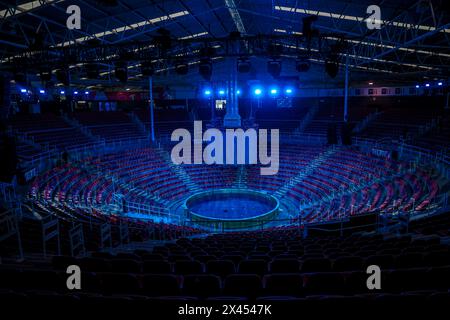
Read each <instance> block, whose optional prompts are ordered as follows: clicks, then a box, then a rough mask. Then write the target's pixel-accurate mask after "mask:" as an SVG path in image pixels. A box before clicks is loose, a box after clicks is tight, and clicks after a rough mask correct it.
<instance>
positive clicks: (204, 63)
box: [198, 58, 212, 81]
mask: <svg viewBox="0 0 450 320" xmlns="http://www.w3.org/2000/svg"><path fill="white" fill-rule="evenodd" d="M198 72H199V73H200V75H201V76H202V77H203V79H205V80H206V81H210V80H211V76H212V62H211V59H209V58H205V59H201V60H200V64H199V65H198Z"/></svg>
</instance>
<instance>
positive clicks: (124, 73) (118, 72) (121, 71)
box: [114, 62, 128, 83]
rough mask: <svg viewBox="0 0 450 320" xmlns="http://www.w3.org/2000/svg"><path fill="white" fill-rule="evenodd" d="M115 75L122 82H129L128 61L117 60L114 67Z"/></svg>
mask: <svg viewBox="0 0 450 320" xmlns="http://www.w3.org/2000/svg"><path fill="white" fill-rule="evenodd" d="M114 75H115V76H116V78H117V80H119V81H120V82H123V83H125V82H127V80H128V65H127V63H126V62H117V63H116V66H115V68H114Z"/></svg>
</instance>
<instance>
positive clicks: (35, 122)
mask: <svg viewBox="0 0 450 320" xmlns="http://www.w3.org/2000/svg"><path fill="white" fill-rule="evenodd" d="M10 124H11V126H12V127H13V129H15V130H17V131H19V132H21V133H23V134H26V136H27V137H28V138H30V139H32V141H34V142H35V143H36V144H37V145H38V146H39V145H40V146H41V147H46V148H47V149H48V148H54V147H56V148H58V149H61V150H63V149H74V148H78V147H82V146H85V145H89V144H92V143H94V142H95V141H93V139H91V138H90V137H88V136H86V135H85V134H83V133H82V132H81V131H80V130H79V129H78V128H74V127H72V126H71V125H70V124H68V123H67V122H66V121H64V119H63V118H61V117H58V116H56V115H53V114H42V115H41V114H36V115H26V116H24V115H21V116H17V117H15V118H13V119H12V120H11V122H10ZM74 138H76V139H74ZM36 149H37V148H36V147H35V146H32V145H30V144H24V143H22V144H20V145H19V148H18V153H19V155H21V156H23V157H24V158H28V157H30V154H31V155H34V152H35V150H36Z"/></svg>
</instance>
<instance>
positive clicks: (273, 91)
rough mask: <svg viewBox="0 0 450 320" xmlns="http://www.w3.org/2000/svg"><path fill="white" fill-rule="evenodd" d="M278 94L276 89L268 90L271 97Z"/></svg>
mask: <svg viewBox="0 0 450 320" xmlns="http://www.w3.org/2000/svg"><path fill="white" fill-rule="evenodd" d="M277 93H278V90H277V89H270V94H271V95H276V94H277Z"/></svg>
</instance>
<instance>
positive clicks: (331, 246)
mask: <svg viewBox="0 0 450 320" xmlns="http://www.w3.org/2000/svg"><path fill="white" fill-rule="evenodd" d="M73 264H74V265H79V266H80V267H81V269H82V270H83V287H82V290H81V291H75V292H68V291H67V289H66V286H65V282H66V281H65V280H66V277H67V275H66V273H65V268H67V266H68V265H73ZM374 264H375V265H378V266H380V268H381V269H382V286H381V289H380V290H375V291H370V290H368V288H367V285H366V280H367V273H366V268H367V266H369V265H374ZM1 272H2V276H3V279H4V280H3V281H2V282H1V283H0V286H1V288H2V289H3V290H2V291H1V297H7V298H8V299H11V298H15V299H17V300H23V299H27V298H35V299H36V298H38V299H40V300H39V301H41V300H45V301H46V300H48V299H53V300H54V299H58V300H59V301H65V302H69V301H70V302H95V303H99V302H112V301H115V302H124V301H128V302H130V301H141V302H142V301H147V302H148V301H155V300H156V301H158V300H168V299H169V300H177V299H178V300H187V301H189V300H190V301H193V300H194V301H195V300H203V299H207V300H211V301H214V300H219V301H220V300H228V301H232V300H233V301H235V303H239V301H246V300H250V301H255V300H257V301H260V302H261V303H263V302H264V301H276V300H285V301H286V300H287V301H295V303H296V305H297V306H302V305H308V304H311V303H314V301H315V303H316V304H317V302H339V303H344V302H351V303H361V302H367V301H371V302H409V303H412V302H423V301H424V300H430V299H431V300H433V301H437V300H439V301H448V299H449V291H448V290H449V289H450V278H449V277H448V274H449V272H450V251H449V246H448V245H445V244H442V243H440V238H439V237H434V238H418V237H416V236H415V237H414V238H412V237H411V236H403V237H401V238H390V239H383V237H382V236H381V235H372V236H348V237H340V238H339V237H314V238H307V239H303V238H302V237H301V236H300V235H299V234H298V229H285V230H277V231H267V232H248V233H244V232H243V233H237V234H219V235H212V236H209V237H207V238H199V239H191V240H189V239H185V238H184V239H180V240H178V241H177V242H176V243H167V244H165V245H160V246H155V247H154V248H153V250H151V251H148V250H135V251H134V252H123V253H118V254H117V255H111V254H110V253H105V252H95V253H93V254H92V256H89V257H84V258H72V257H66V256H55V257H54V258H53V260H52V264H49V263H44V264H41V265H40V266H36V265H32V264H28V265H27V264H26V263H25V264H22V265H19V266H16V265H11V266H8V265H7V266H3V267H2V270H1ZM412 279H413V280H414V281H412ZM49 290H51V291H52V293H51V294H50V293H49V292H48V291H49ZM130 299H131V300H130ZM186 303H188V302H186Z"/></svg>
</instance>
